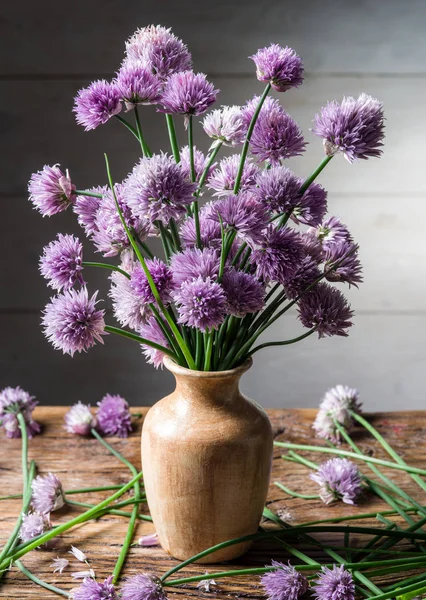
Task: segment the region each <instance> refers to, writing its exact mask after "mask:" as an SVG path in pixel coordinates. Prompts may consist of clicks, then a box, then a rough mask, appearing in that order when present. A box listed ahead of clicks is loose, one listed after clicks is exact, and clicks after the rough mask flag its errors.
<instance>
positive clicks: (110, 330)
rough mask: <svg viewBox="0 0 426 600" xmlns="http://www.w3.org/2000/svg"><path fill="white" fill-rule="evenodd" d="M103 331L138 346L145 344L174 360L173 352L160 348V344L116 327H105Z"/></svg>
mask: <svg viewBox="0 0 426 600" xmlns="http://www.w3.org/2000/svg"><path fill="white" fill-rule="evenodd" d="M105 331H107V332H108V333H114V334H116V335H121V336H122V337H126V338H129V339H130V340H134V341H135V342H139V344H145V345H147V346H151V348H155V349H156V350H159V351H160V352H163V353H164V354H167V356H170V357H171V358H173V359H176V356H175V354H174V352H172V351H171V350H169V349H168V348H165V347H164V346H161V345H160V344H156V343H155V342H152V341H151V340H147V339H145V338H143V337H141V336H140V335H137V334H136V333H132V332H131V331H126V330H125V329H119V328H118V327H113V326H112V325H105Z"/></svg>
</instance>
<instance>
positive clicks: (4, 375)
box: [0, 313, 426, 410]
mask: <svg viewBox="0 0 426 600" xmlns="http://www.w3.org/2000/svg"><path fill="white" fill-rule="evenodd" d="M39 322H40V318H39V315H38V314H34V315H31V314H28V315H18V314H16V315H0V331H1V332H2V337H1V339H2V344H1V346H0V389H2V388H3V387H5V386H7V385H14V386H15V385H21V386H22V387H24V388H25V389H28V390H30V391H31V393H33V394H35V395H36V396H37V397H38V399H39V401H40V403H41V404H43V405H45V404H50V405H52V404H58V403H60V404H63V405H66V404H72V403H74V402H76V401H77V400H82V401H83V402H88V403H91V404H92V405H94V404H96V402H98V401H99V400H100V399H101V398H102V396H103V395H104V394H105V393H107V392H110V393H120V394H122V395H123V396H125V397H126V398H127V400H128V401H129V402H130V403H131V404H132V405H134V406H141V405H150V404H152V403H153V402H155V401H157V400H159V399H160V398H162V397H163V396H164V395H166V394H167V393H168V392H169V391H170V390H171V389H172V385H173V380H172V378H171V376H170V374H169V373H168V372H167V371H164V372H162V371H156V370H155V369H154V368H153V367H152V366H150V365H147V364H146V363H145V359H144V357H143V356H142V354H141V352H140V350H139V347H138V344H137V343H136V342H131V341H129V340H124V339H121V338H119V339H118V338H117V337H114V338H113V337H112V336H109V337H107V338H105V346H99V345H98V346H96V347H95V348H92V349H91V350H90V351H89V352H88V353H87V354H82V355H75V357H74V358H73V359H71V358H70V357H69V356H64V355H62V353H61V352H58V351H55V350H53V348H52V347H51V346H50V344H49V343H48V342H47V341H46V340H45V339H44V337H43V335H42V333H41V331H40V325H39ZM425 327H426V315H424V314H423V315H409V314H387V315H380V314H360V315H357V316H356V317H355V325H354V327H353V328H352V330H351V332H350V336H349V337H348V338H336V337H334V338H326V339H322V340H318V339H317V338H316V337H314V336H311V337H310V338H308V339H306V340H303V341H302V342H300V343H298V344H294V345H291V346H286V347H281V348H280V347H278V348H274V347H272V348H267V349H266V350H262V351H261V352H259V353H257V354H255V361H254V363H255V364H254V366H253V368H252V369H251V370H250V371H249V372H248V373H247V374H246V375H245V376H244V378H243V384H242V385H243V389H244V391H245V393H247V394H248V395H249V396H250V397H252V398H254V399H255V400H256V401H258V402H259V403H260V404H262V405H263V406H266V407H277V408H288V407H292V406H300V407H303V406H304V407H306V406H316V405H317V404H318V402H319V401H320V399H321V398H322V396H323V394H324V392H325V391H326V390H327V389H328V388H329V387H331V386H334V385H336V384H338V383H342V384H347V385H351V386H354V387H357V388H359V389H360V391H361V394H362V400H363V402H364V405H365V407H366V409H367V410H377V409H382V410H384V409H387V410H397V409H398V408H400V407H401V406H406V407H407V408H410V409H414V408H422V407H424V372H425V368H426V341H425V338H424V336H423V335H422V333H421V332H423V331H424V330H425ZM301 331H302V329H301V327H300V324H299V323H298V321H297V319H296V316H295V314H291V313H290V314H288V315H287V318H285V319H282V320H281V321H279V322H278V324H277V326H276V327H272V328H270V330H268V331H267V332H266V334H265V335H264V337H263V338H262V341H267V340H270V341H274V340H275V341H278V340H284V339H291V338H293V337H295V336H296V335H299V334H300V333H301Z"/></svg>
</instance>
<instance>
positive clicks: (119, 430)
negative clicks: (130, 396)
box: [64, 394, 132, 437]
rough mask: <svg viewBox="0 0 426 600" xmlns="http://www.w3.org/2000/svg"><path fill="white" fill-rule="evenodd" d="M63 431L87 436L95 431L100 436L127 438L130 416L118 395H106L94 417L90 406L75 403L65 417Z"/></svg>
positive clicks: (129, 428)
mask: <svg viewBox="0 0 426 600" xmlns="http://www.w3.org/2000/svg"><path fill="white" fill-rule="evenodd" d="M64 427H65V430H66V431H68V433H72V434H74V435H89V434H90V432H91V430H92V429H96V430H97V431H98V432H99V433H101V434H102V435H106V436H108V435H117V436H118V437H127V436H128V435H129V433H130V432H131V431H132V416H131V414H130V410H129V405H128V403H127V401H126V400H125V399H124V398H123V397H122V396H119V395H118V394H106V395H105V396H104V397H103V398H102V400H101V401H100V402H98V408H97V411H96V416H95V415H93V414H92V411H91V408H90V405H88V404H83V403H82V402H80V401H79V402H77V403H76V404H74V405H73V406H72V407H71V408H70V410H69V411H68V412H67V413H66V415H65V426H64Z"/></svg>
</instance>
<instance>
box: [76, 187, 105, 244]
mask: <svg viewBox="0 0 426 600" xmlns="http://www.w3.org/2000/svg"><path fill="white" fill-rule="evenodd" d="M87 191H88V192H94V193H95V194H102V195H104V194H106V193H107V191H108V187H107V186H106V185H104V186H98V187H94V188H92V189H90V190H87ZM101 202H102V198H96V197H95V196H80V195H78V196H77V199H76V201H75V204H74V212H75V214H76V215H77V221H78V224H79V225H80V227H82V228H83V229H84V231H85V233H86V235H87V236H90V235H92V234H93V233H94V232H95V231H96V229H97V226H96V214H97V212H98V210H99V207H100V206H101Z"/></svg>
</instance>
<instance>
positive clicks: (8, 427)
mask: <svg viewBox="0 0 426 600" xmlns="http://www.w3.org/2000/svg"><path fill="white" fill-rule="evenodd" d="M37 404H38V402H37V400H36V399H35V397H34V396H31V395H30V394H29V393H28V392H26V391H25V390H23V389H22V388H21V387H19V386H18V387H15V388H12V387H6V388H4V389H3V390H2V391H1V392H0V425H2V426H3V428H4V430H5V432H6V437H8V438H20V437H21V429H20V427H19V421H18V418H17V414H18V413H21V414H22V415H23V417H24V420H25V424H26V426H27V435H28V437H29V438H32V437H33V436H34V435H36V434H37V433H40V429H41V428H40V425H39V424H38V423H37V422H36V421H34V420H33V417H32V412H33V410H34V408H35V407H36V406H37Z"/></svg>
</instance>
